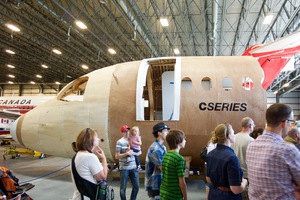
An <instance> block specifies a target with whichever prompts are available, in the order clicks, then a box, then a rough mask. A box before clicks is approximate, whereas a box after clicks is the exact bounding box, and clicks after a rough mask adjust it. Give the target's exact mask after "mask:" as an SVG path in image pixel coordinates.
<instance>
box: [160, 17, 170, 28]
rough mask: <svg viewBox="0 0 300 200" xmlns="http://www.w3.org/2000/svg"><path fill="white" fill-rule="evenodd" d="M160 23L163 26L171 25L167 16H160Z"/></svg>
mask: <svg viewBox="0 0 300 200" xmlns="http://www.w3.org/2000/svg"><path fill="white" fill-rule="evenodd" d="M160 23H161V25H162V26H163V27H165V26H169V22H168V20H167V18H160Z"/></svg>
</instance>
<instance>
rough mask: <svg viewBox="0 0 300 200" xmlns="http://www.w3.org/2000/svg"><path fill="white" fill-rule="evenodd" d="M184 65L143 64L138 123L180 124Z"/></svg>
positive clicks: (155, 61)
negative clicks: (158, 121)
mask: <svg viewBox="0 0 300 200" xmlns="http://www.w3.org/2000/svg"><path fill="white" fill-rule="evenodd" d="M179 63H180V62H178V59H176V58H167V59H152V60H146V61H144V62H142V63H141V66H140V69H139V74H138V81H137V120H164V121H167V120H178V119H179V105H180V83H181V81H180V72H181V70H180V65H179Z"/></svg>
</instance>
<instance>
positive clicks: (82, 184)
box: [72, 154, 114, 200]
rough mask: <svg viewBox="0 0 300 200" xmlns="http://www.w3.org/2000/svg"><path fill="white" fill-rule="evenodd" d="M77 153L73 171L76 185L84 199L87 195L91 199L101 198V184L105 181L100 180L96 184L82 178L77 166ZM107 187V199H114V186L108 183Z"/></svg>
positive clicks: (97, 199)
mask: <svg viewBox="0 0 300 200" xmlns="http://www.w3.org/2000/svg"><path fill="white" fill-rule="evenodd" d="M76 155H77V154H75V156H74V157H73V158H72V173H73V177H74V181H75V184H76V187H77V189H78V191H79V192H80V194H81V199H82V200H83V196H87V197H89V198H90V199H91V200H100V196H99V190H100V186H101V184H103V182H99V183H97V184H95V183H92V182H90V181H88V180H86V179H84V178H82V177H81V176H80V175H79V174H78V172H77V170H76V167H75V157H76ZM105 187H106V197H105V199H106V200H113V199H114V190H113V188H112V186H111V185H107V184H106V185H105Z"/></svg>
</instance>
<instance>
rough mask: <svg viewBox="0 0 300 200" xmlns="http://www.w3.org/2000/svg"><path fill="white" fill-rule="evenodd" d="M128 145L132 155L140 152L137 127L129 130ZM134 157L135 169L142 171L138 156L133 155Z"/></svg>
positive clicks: (139, 138)
mask: <svg viewBox="0 0 300 200" xmlns="http://www.w3.org/2000/svg"><path fill="white" fill-rule="evenodd" d="M129 144H130V149H131V150H132V151H133V152H134V153H139V152H140V151H141V145H142V140H141V136H140V134H139V127H137V126H134V127H132V128H131V130H130V135H129ZM134 157H135V163H136V166H137V169H138V170H142V168H141V163H140V160H139V158H138V155H135V156H134Z"/></svg>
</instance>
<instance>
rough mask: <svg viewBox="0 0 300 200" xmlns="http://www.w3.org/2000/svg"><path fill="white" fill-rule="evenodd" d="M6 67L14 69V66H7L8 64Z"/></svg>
mask: <svg viewBox="0 0 300 200" xmlns="http://www.w3.org/2000/svg"><path fill="white" fill-rule="evenodd" d="M7 67H9V68H12V69H13V68H15V66H13V65H9V64H8V65H7Z"/></svg>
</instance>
